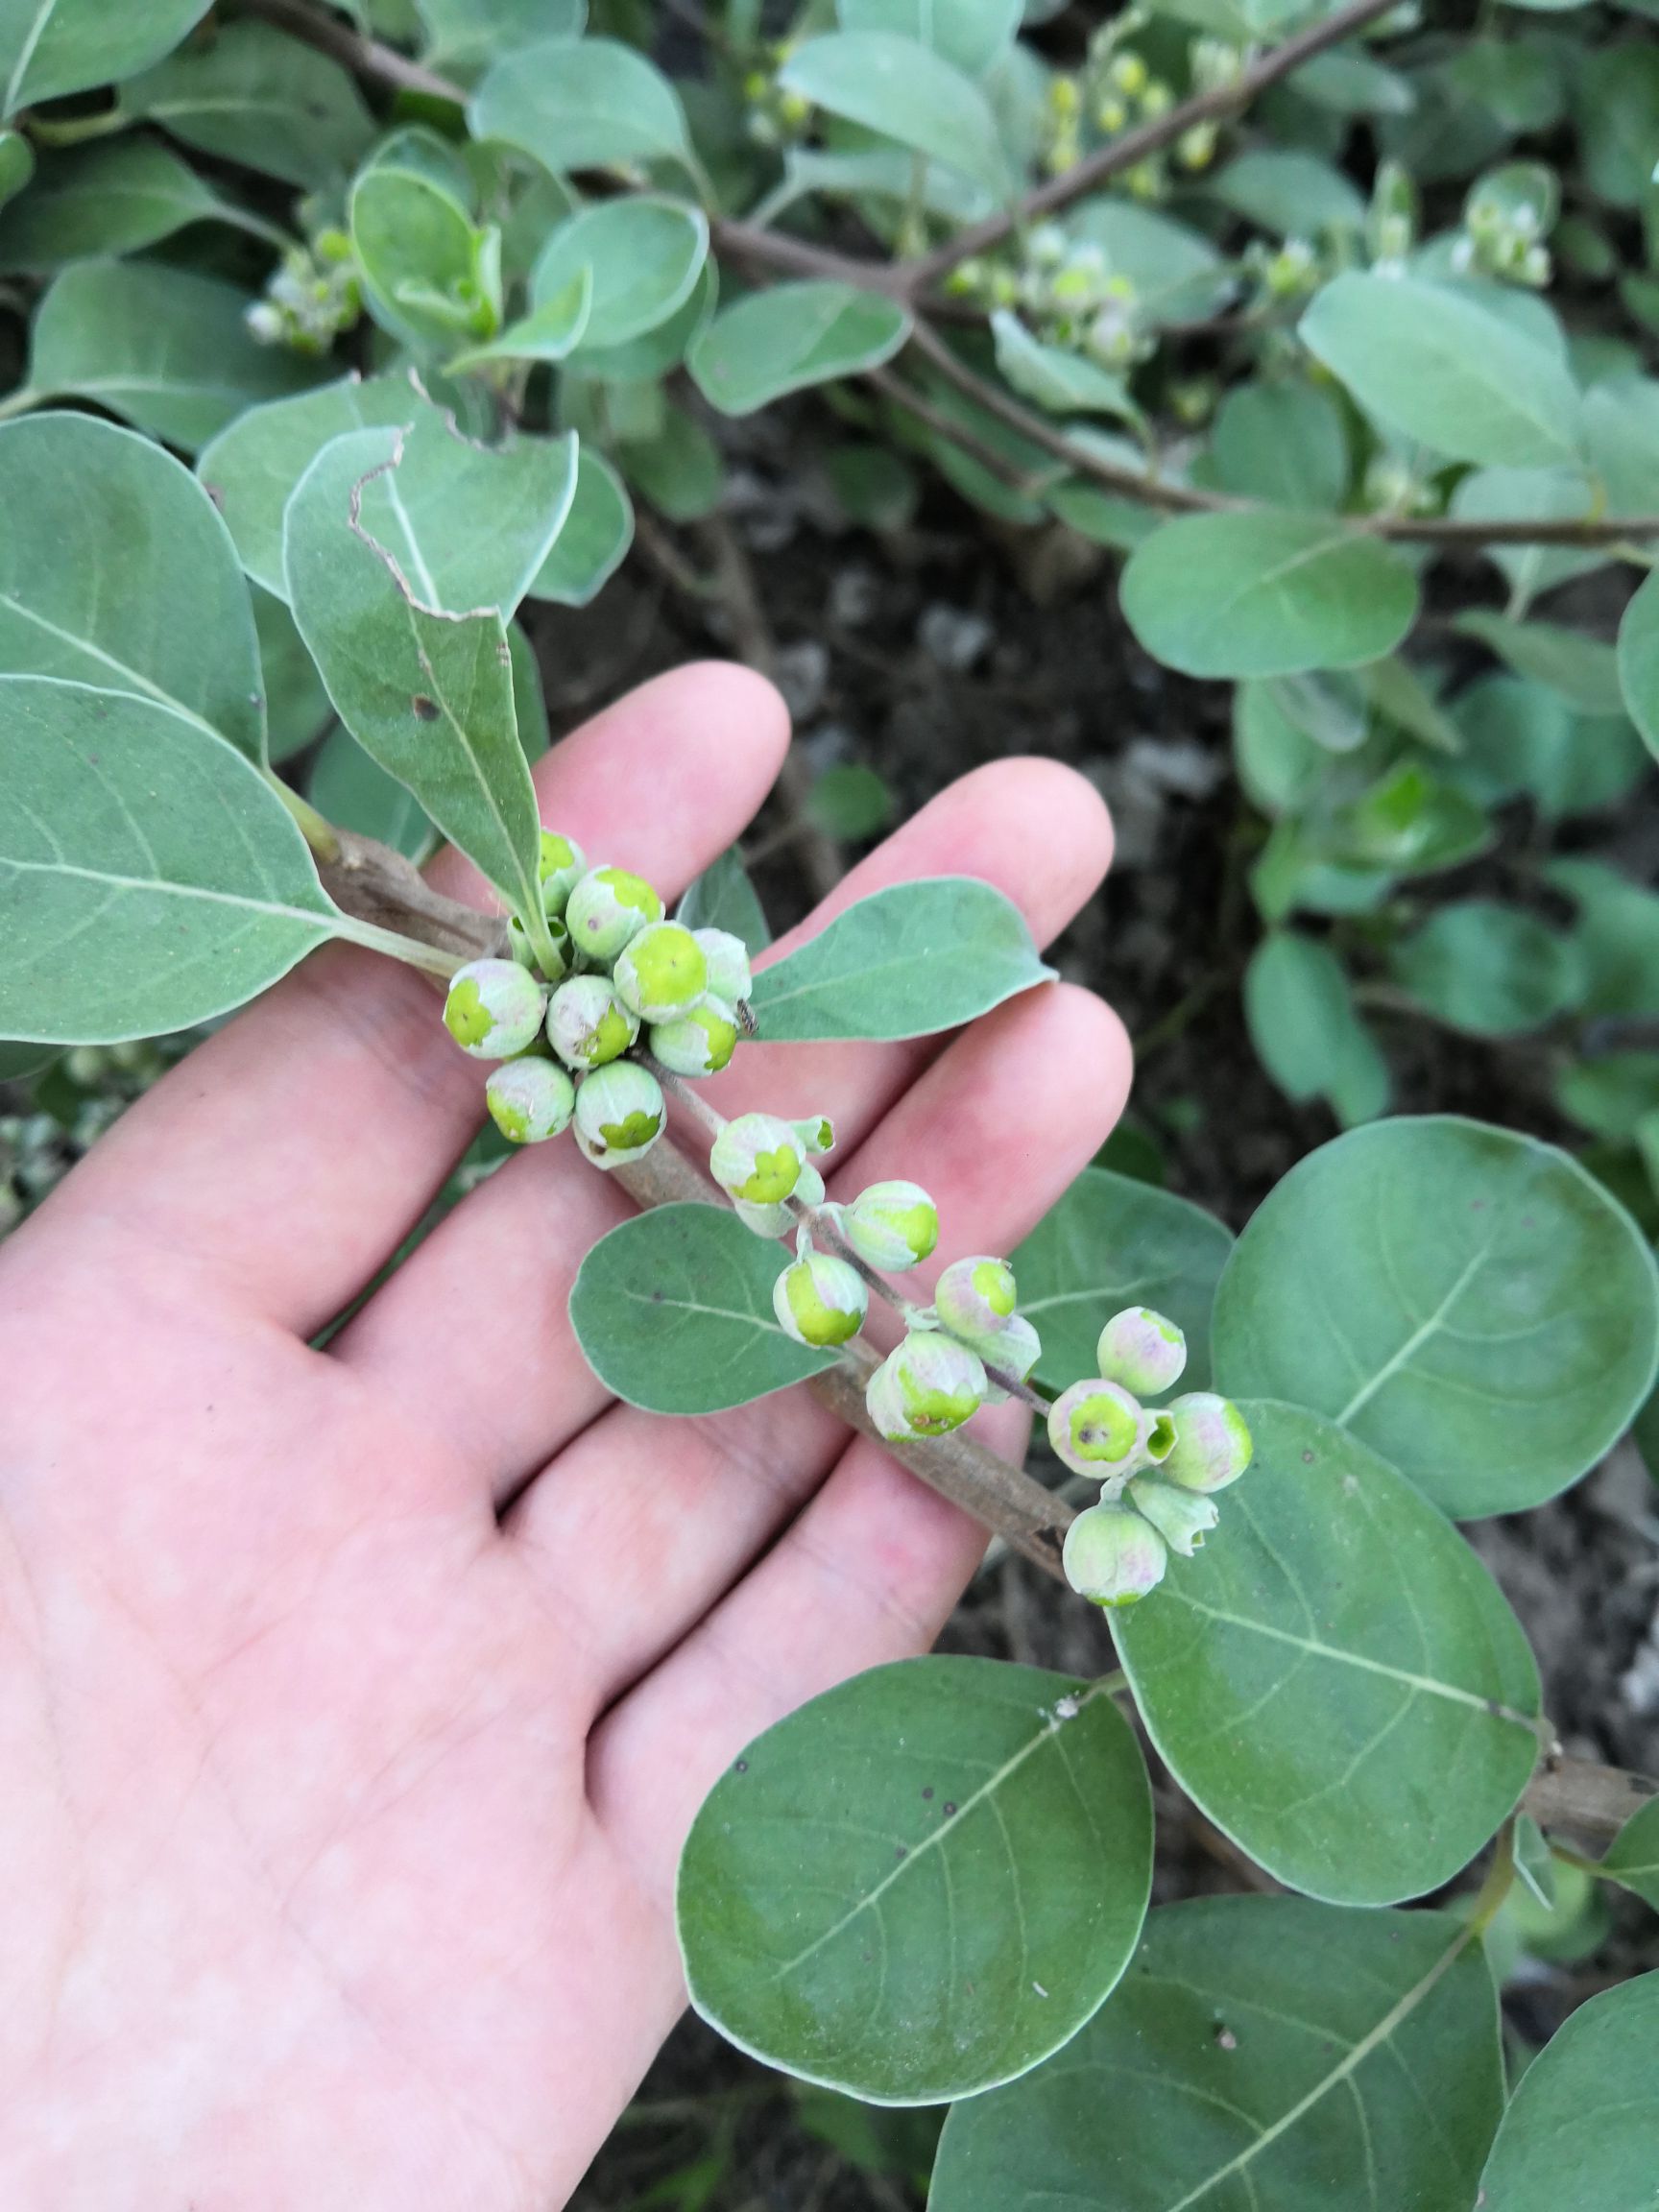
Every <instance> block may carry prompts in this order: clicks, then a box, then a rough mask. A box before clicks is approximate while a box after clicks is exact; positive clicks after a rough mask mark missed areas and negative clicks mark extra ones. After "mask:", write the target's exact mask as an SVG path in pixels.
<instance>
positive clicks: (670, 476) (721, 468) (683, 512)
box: [622, 401, 726, 522]
mask: <svg viewBox="0 0 1659 2212" xmlns="http://www.w3.org/2000/svg"><path fill="white" fill-rule="evenodd" d="M622 459H623V461H624V463H625V465H626V467H627V469H628V474H629V477H630V479H631V480H632V482H633V484H634V486H635V489H636V490H637V491H639V492H642V493H644V495H645V497H646V498H647V499H648V500H649V501H650V502H651V504H652V506H653V507H655V508H656V510H657V512H658V513H659V514H660V515H665V516H666V517H668V519H669V521H670V522H694V521H696V520H698V519H699V518H700V517H702V516H705V515H711V514H712V513H713V511H714V509H715V508H716V507H717V506H718V505H719V504H720V496H721V493H723V492H724V490H725V488H726V464H725V462H724V461H723V460H722V459H721V456H720V448H719V446H718V445H715V443H714V441H713V439H712V438H710V437H709V433H708V431H707V430H705V429H704V427H703V425H702V423H701V422H699V421H696V419H695V418H694V417H693V416H690V415H688V414H686V412H685V408H684V407H676V406H675V405H674V404H673V403H672V402H671V401H670V402H669V404H668V406H667V408H666V409H665V411H664V414H663V418H662V427H661V429H660V430H659V431H658V433H657V435H656V436H655V437H654V438H648V439H637V440H633V441H631V442H630V443H629V444H628V445H625V446H624V447H623V449H622Z"/></svg>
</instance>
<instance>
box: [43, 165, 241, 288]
mask: <svg viewBox="0 0 1659 2212" xmlns="http://www.w3.org/2000/svg"><path fill="white" fill-rule="evenodd" d="M226 213H227V210H226V208H225V206H224V204H223V203H222V202H221V201H220V200H219V199H218V198H217V197H216V196H215V195H214V194H213V193H212V192H211V191H209V190H208V188H207V186H206V185H205V184H204V183H203V181H202V180H201V179H200V178H199V177H198V176H197V175H196V173H195V171H194V170H193V169H190V168H187V167H186V166H185V164H184V163H183V162H182V161H180V158H179V156H177V155H176V154H170V153H169V152H168V150H167V148H166V147H165V146H161V145H158V144H157V143H156V141H155V140H154V139H149V138H120V139H116V140H115V141H114V142H113V143H112V144H110V145H108V146H84V147H78V148H76V149H75V150H74V151H72V152H70V153H65V154H58V155H51V154H49V155H48V156H46V158H45V160H44V161H43V162H42V164H41V167H40V172H39V174H38V176H37V177H36V180H35V183H34V185H33V187H32V188H31V189H30V190H29V191H28V192H26V193H25V194H24V195H23V197H22V198H21V199H20V200H15V201H13V202H12V204H11V205H10V206H9V207H8V208H7V209H6V212H5V213H4V215H0V268H4V269H21V270H25V271H29V272H34V271H37V270H42V271H43V270H51V269H59V268H61V266H62V265H63V263H64V262H65V261H78V260H84V258H85V257H86V256H87V255H89V254H95V253H135V252H137V251H138V250H139V248H140V247H144V246H154V245H156V242H157V241H158V240H160V239H162V238H170V237H171V236H172V235H173V233H174V231H176V230H182V229H183V228H184V227H185V226H186V224H190V223H202V222H207V221H211V220H212V219H213V218H214V217H216V216H222V215H225V214H226ZM233 214H234V211H232V219H233Z"/></svg>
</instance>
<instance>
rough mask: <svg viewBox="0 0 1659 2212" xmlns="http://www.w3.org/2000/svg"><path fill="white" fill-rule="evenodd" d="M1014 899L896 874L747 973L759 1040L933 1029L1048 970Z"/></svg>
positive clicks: (1043, 977)
mask: <svg viewBox="0 0 1659 2212" xmlns="http://www.w3.org/2000/svg"><path fill="white" fill-rule="evenodd" d="M1053 974H1054V971H1053V969H1052V968H1046V967H1045V966H1044V965H1043V962H1042V961H1041V959H1039V957H1038V954H1037V948H1036V947H1035V946H1034V945H1033V944H1032V942H1031V932H1030V931H1029V930H1028V929H1027V928H1026V926H1025V921H1024V917H1023V916H1022V914H1021V912H1020V909H1019V907H1018V906H1016V905H1015V904H1014V902H1012V900H1009V899H1005V898H1004V897H1003V895H1002V893H1001V892H1000V891H998V890H995V889H993V887H992V886H991V885H990V884H989V883H981V882H979V881H978V880H977V879H976V878H974V877H972V876H935V877H929V878H926V880H925V881H923V882H919V883H894V884H890V885H889V886H888V888H887V889H886V890H885V891H877V892H874V893H873V894H872V895H871V896H870V897H869V898H868V899H860V900H858V901H857V902H856V903H855V904H854V905H852V906H849V907H848V908H847V909H846V910H845V912H843V913H841V914H838V915H837V916H836V917H835V919H834V921H833V922H831V923H830V924H829V927H828V928H826V929H822V930H820V931H819V933H818V935H817V936H816V937H810V938H808V939H807V941H806V942H805V945H802V946H800V947H799V948H798V949H797V950H795V951H793V952H788V953H785V954H784V956H783V958H782V959H781V960H775V961H774V962H773V963H772V965H771V966H770V967H769V968H766V969H765V970H763V971H762V973H761V974H758V975H757V976H756V978H755V990H754V993H753V996H752V997H751V998H750V1006H751V1008H752V1010H753V1012H754V1015H755V1019H756V1022H757V1023H758V1025H759V1033H760V1035H761V1036H762V1037H763V1038H764V1039H765V1040H766V1041H767V1043H768V1044H773V1043H787V1044H797V1045H799V1044H809V1043H816V1042H819V1041H822V1040H825V1039H829V1038H842V1037H846V1038H852V1037H863V1038H876V1039H893V1038H899V1037H931V1036H934V1035H935V1034H936V1033H937V1032H938V1031H939V1030H941V1029H954V1028H956V1027H957V1026H958V1025H959V1024H960V1023H962V1022H972V1021H974V1019H975V1017H976V1016H978V1015H980V1014H987V1013H989V1012H990V1010H991V1008H992V1007H993V1006H1000V1005H1001V1003H1002V1001H1003V1000H1004V999H1005V998H1013V997H1014V996H1015V994H1016V993H1017V992H1021V991H1029V990H1030V988H1031V986H1032V985H1033V984H1034V983H1046V982H1049V981H1051V980H1052V979H1053Z"/></svg>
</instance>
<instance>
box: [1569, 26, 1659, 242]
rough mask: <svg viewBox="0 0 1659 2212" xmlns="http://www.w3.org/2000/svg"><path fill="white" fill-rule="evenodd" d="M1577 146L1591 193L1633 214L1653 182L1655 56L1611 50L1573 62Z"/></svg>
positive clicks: (1658, 64)
mask: <svg viewBox="0 0 1659 2212" xmlns="http://www.w3.org/2000/svg"><path fill="white" fill-rule="evenodd" d="M1576 60H1577V63H1578V66H1577V70H1576V79H1577V83H1576V92H1577V101H1576V107H1577V120H1578V143H1579V147H1580V149H1581V152H1582V156H1583V161H1584V174H1585V178H1586V180H1587V181H1588V183H1589V185H1590V189H1591V190H1592V191H1593V192H1596V193H1599V195H1600V197H1601V198H1602V199H1603V200H1605V201H1607V202H1608V204H1610V205H1611V206H1614V207H1630V208H1635V207H1638V206H1640V205H1641V204H1642V201H1643V199H1644V197H1645V195H1646V194H1647V190H1648V188H1649V186H1650V185H1651V183H1652V181H1653V148H1654V142H1655V136H1656V134H1659V53H1656V52H1655V51H1654V49H1653V48H1652V47H1651V46H1650V45H1647V44H1641V45H1630V44H1615V45H1608V46H1603V47H1601V48H1600V49H1599V51H1596V52H1592V53H1581V54H1579V55H1578V56H1577V57H1576Z"/></svg>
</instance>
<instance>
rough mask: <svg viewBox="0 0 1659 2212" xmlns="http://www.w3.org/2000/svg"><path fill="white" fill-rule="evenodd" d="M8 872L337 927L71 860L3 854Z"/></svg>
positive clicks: (270, 905) (307, 912) (277, 906)
mask: <svg viewBox="0 0 1659 2212" xmlns="http://www.w3.org/2000/svg"><path fill="white" fill-rule="evenodd" d="M8 869H10V870H12V871H13V872H14V873H17V874H21V875H25V876H74V877H77V878H79V879H80V880H81V881H83V882H85V883H104V884H107V885H108V887H109V888H110V889H111V890H112V891H146V892H150V893H152V894H153V895H155V896H157V897H160V898H163V899H198V900H204V901H205V902H208V903H210V904H213V905H219V906H237V907H240V908H242V909H243V910H244V911H245V912H247V913H250V914H275V915H276V916H278V917H280V918H282V919H284V920H292V921H296V922H304V923H306V924H308V925H309V926H311V927H312V928H314V929H321V930H323V931H324V932H325V933H327V932H328V931H329V930H331V929H332V928H333V927H334V917H333V916H332V915H330V914H328V913H327V912H325V910H324V909H322V908H321V907H316V906H291V905H289V904H288V903H287V902H286V901H285V900H275V899H253V898H251V897H250V896H249V895H248V894H247V893H246V892H244V891H211V890H209V889H207V887H206V886H205V885H204V884H200V883H176V882H174V881H173V880H172V879H171V878H169V877H165V876H116V875H114V874H112V873H111V872H110V870H108V868H83V867H80V866H79V865H78V864H77V863H75V862H74V861H71V860H18V859H14V858H13V857H12V855H11V854H0V872H4V871H6V870H8ZM381 934H385V932H381Z"/></svg>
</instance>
